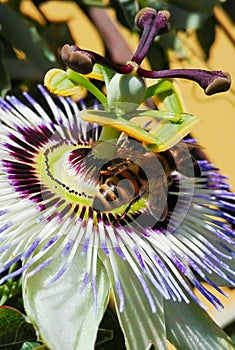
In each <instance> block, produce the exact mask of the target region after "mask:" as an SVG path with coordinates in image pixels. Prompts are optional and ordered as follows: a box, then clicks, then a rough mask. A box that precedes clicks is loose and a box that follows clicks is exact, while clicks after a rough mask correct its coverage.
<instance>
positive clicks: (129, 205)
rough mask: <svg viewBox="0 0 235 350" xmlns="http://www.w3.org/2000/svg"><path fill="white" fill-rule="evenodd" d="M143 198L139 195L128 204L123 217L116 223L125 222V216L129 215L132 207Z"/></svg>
mask: <svg viewBox="0 0 235 350" xmlns="http://www.w3.org/2000/svg"><path fill="white" fill-rule="evenodd" d="M140 198H141V195H140V194H137V195H136V196H135V197H134V198H133V199H132V201H131V202H130V203H129V204H128V206H127V207H126V209H125V210H124V212H123V213H122V215H121V216H120V218H118V219H117V220H115V221H116V222H119V221H121V220H123V219H124V218H125V216H126V215H127V213H128V211H129V210H130V208H131V206H132V205H133V204H134V203H135V202H137V201H138V200H139V199H140Z"/></svg>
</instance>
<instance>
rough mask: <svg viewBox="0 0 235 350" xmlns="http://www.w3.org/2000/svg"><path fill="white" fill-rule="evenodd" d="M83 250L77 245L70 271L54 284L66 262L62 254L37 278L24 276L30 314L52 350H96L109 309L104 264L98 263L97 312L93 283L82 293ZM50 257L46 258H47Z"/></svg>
mask: <svg viewBox="0 0 235 350" xmlns="http://www.w3.org/2000/svg"><path fill="white" fill-rule="evenodd" d="M60 243H61V244H64V243H63V242H60ZM74 244H76V243H74ZM55 249H56V248H55ZM81 250H82V246H78V247H77V251H76V253H75V255H74V257H73V259H72V261H71V262H70V264H69V267H68V269H67V270H66V271H65V272H64V273H63V274H62V276H60V278H59V279H58V280H56V281H54V282H51V280H52V279H53V277H55V276H56V274H57V273H59V271H60V270H61V269H63V267H64V264H65V263H66V262H65V261H64V260H63V258H62V257H61V255H60V254H58V255H57V257H56V258H55V259H54V260H53V261H52V263H51V264H50V265H49V266H47V267H45V268H43V269H42V270H41V271H39V272H37V273H36V274H35V275H33V276H31V277H27V276H28V273H26V274H25V275H24V276H23V281H22V282H23V299H24V305H25V309H26V312H27V315H28V317H29V319H30V320H31V321H32V323H33V324H34V325H35V327H36V328H37V329H38V331H39V333H40V337H41V339H42V340H43V342H44V343H45V344H46V345H47V346H48V347H49V348H52V349H56V350H64V349H69V350H75V349H93V348H94V345H95V340H96V336H97V331H98V327H99V324H100V321H101V319H102V317H103V314H104V312H105V309H106V307H107V303H108V298H109V292H110V284H109V280H108V278H107V274H106V271H105V269H104V267H103V264H102V262H101V261H99V260H98V261H97V272H96V282H97V286H96V287H97V309H96V310H95V303H94V294H93V288H92V286H91V282H90V281H89V282H88V284H87V286H86V287H85V288H84V290H83V286H84V274H85V273H86V271H87V268H86V256H84V255H82V254H81ZM51 254H52V252H50V254H47V256H44V259H47V258H49V256H51ZM40 263H42V261H40V262H39V264H40Z"/></svg>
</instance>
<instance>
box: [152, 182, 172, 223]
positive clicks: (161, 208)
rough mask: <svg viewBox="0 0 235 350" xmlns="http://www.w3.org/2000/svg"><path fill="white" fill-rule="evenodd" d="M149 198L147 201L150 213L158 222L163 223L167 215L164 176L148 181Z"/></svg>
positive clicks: (166, 193) (166, 189) (166, 190)
mask: <svg viewBox="0 0 235 350" xmlns="http://www.w3.org/2000/svg"><path fill="white" fill-rule="evenodd" d="M148 182H149V197H148V201H147V205H148V209H149V211H150V213H151V214H152V215H153V216H154V217H155V219H157V220H158V221H163V220H165V218H166V217H167V215H168V205H167V195H168V185H167V179H166V176H165V175H164V176H158V177H156V178H152V179H150V180H149V181H148Z"/></svg>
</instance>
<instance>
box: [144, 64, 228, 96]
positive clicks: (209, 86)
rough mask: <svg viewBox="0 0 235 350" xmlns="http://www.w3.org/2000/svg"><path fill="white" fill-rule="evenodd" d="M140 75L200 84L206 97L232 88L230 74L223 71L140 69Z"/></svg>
mask: <svg viewBox="0 0 235 350" xmlns="http://www.w3.org/2000/svg"><path fill="white" fill-rule="evenodd" d="M138 74H139V75H141V76H142V77H144V78H156V79H161V78H167V79H168V78H182V79H188V80H193V81H195V82H196V83H198V84H199V85H200V86H201V87H202V88H203V89H204V92H205V94H206V95H213V94H216V93H218V92H225V91H227V90H228V89H229V88H230V85H231V77H230V75H229V73H227V72H222V71H207V70H203V69H170V70H163V71H148V70H145V69H143V68H139V69H138Z"/></svg>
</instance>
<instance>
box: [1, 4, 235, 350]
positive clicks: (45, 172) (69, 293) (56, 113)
mask: <svg viewBox="0 0 235 350" xmlns="http://www.w3.org/2000/svg"><path fill="white" fill-rule="evenodd" d="M149 12H150V15H151V16H150V15H149ZM146 14H147V19H148V18H152V21H153V22H150V23H149V19H148V21H147V22H146V21H145V17H146ZM149 16H150V17H149ZM138 18H139V17H138ZM141 18H142V19H141ZM138 21H139V22H140V23H143V28H144V30H143V37H142V38H145V39H141V41H140V42H141V43H142V44H141V45H142V47H144V45H146V48H148V43H149V36H150V38H151V40H153V38H154V37H155V35H156V33H157V32H159V31H160V32H162V31H164V30H165V29H166V27H168V16H167V15H166V14H165V13H162V12H160V13H159V14H157V13H156V12H153V11H152V10H151V11H150V10H147V11H145V12H144V13H142V15H141V17H140V18H139V19H138ZM145 23H148V26H147V27H146V26H145ZM159 23H163V24H164V25H162V26H160V27H159V25H158V24H159ZM153 24H154V25H153ZM155 26H156V27H157V28H158V30H157V31H156V29H153V28H155ZM145 27H146V28H151V30H150V31H148V32H146V30H145ZM152 32H153V33H152ZM151 33H152V34H151ZM151 35H152V36H151ZM144 43H145V44H144ZM146 48H145V49H144V51H143V52H142V51H141V52H139V51H140V49H137V53H138V54H137V53H136V54H135V55H134V58H132V62H135V63H136V64H137V65H139V64H140V63H141V60H142V58H140V57H143V56H144V55H145V54H146V50H147V49H146ZM141 50H142V49H141ZM75 51H76V60H75V61H76V67H77V66H79V65H80V63H79V60H77V53H78V52H80V51H79V50H77V49H76V50H75ZM92 55H95V54H93V53H92ZM82 57H85V58H84V59H85V61H86V62H85V65H87V60H86V57H88V62H89V65H90V63H91V62H92V59H91V57H95V58H96V63H97V56H96V55H95V56H89V55H88V56H87V53H85V54H84V52H83V53H82ZM99 57H100V56H99ZM70 61H71V60H70V59H69V62H70ZM102 62H103V58H102V59H101V61H100V62H99V63H102ZM91 65H92V64H91ZM76 67H75V68H76ZM131 67H133V64H131ZM139 69H140V68H139V67H136V70H135V72H134V73H135V74H134V75H133V74H131V76H129V75H128V76H127V79H128V80H127V82H128V81H129V78H133V77H137V78H138V79H137V81H136V80H133V79H131V80H130V81H129V82H131V86H133V90H135V88H137V90H138V89H139V87H140V89H139V91H140V92H141V91H142V90H143V88H144V89H145V90H144V92H145V94H143V93H141V94H142V95H141V94H139V93H137V94H136V99H135V98H134V96H133V99H130V100H129V99H127V100H126V101H123V99H122V97H123V96H124V94H123V89H124V90H125V89H126V83H124V82H125V81H123V80H122V77H123V76H125V75H123V76H120V77H119V78H120V79H121V81H122V82H123V85H121V87H122V88H120V86H119V85H116V84H113V85H114V89H117V87H118V86H119V89H120V91H119V92H120V95H119V97H118V98H117V99H116V96H117V95H116V94H113V91H114V90H113V88H112V85H111V86H110V84H112V80H110V84H107V101H106V99H105V98H104V97H103V96H104V95H100V97H101V99H104V101H105V102H107V106H106V105H105V104H104V105H103V109H104V110H102V109H101V110H98V109H97V108H98V107H97V106H96V107H95V108H94V110H93V111H88V112H87V111H84V110H83V111H80V110H79V105H78V104H76V103H75V102H74V101H73V100H72V99H70V98H64V97H57V98H52V97H51V95H49V94H48V93H47V92H46V90H45V89H44V88H43V87H42V86H39V89H40V91H41V93H42V100H43V101H42V104H40V103H39V102H37V101H35V100H34V99H33V98H32V97H31V96H30V95H29V94H28V93H25V94H24V96H25V99H26V100H25V103H23V102H21V101H19V100H17V99H16V98H15V97H13V96H8V97H7V98H6V99H5V100H1V102H0V106H1V109H0V119H1V124H0V128H1V130H0V138H1V142H0V152H1V162H0V195H1V203H0V252H1V255H0V266H1V269H0V274H1V279H0V283H1V284H3V283H5V282H6V281H7V280H8V279H10V278H13V277H16V276H18V275H22V282H23V299H24V305H25V310H26V312H27V315H28V317H29V319H30V321H31V322H32V323H33V324H34V325H35V327H36V329H37V330H38V333H39V336H40V339H42V340H43V341H44V342H45V344H46V345H47V346H48V347H49V348H50V349H56V350H59V349H88V350H89V349H93V348H94V344H95V340H96V337H97V331H98V327H99V324H100V321H101V319H102V317H103V315H104V312H105V310H106V308H107V306H108V303H109V300H110V296H112V298H113V300H114V305H115V312H116V313H117V317H118V319H119V322H120V325H121V327H122V330H123V334H124V337H125V342H126V347H127V349H131V350H132V349H135V350H136V349H137V350H145V349H150V347H152V345H153V346H154V347H155V348H156V349H163V350H164V349H167V339H169V340H170V341H171V342H172V343H173V344H174V345H175V346H176V348H177V349H184V350H187V349H190V350H191V349H199V350H200V349H201V350H202V349H203V350H204V349H212V348H213V349H218V350H219V349H224V350H225V349H226V350H227V349H234V347H233V345H232V343H231V340H230V339H229V338H228V337H227V336H226V335H225V333H224V332H223V331H222V330H221V329H219V327H218V326H216V325H215V323H214V322H213V321H212V320H211V319H210V318H209V316H208V315H207V313H206V312H205V310H204V308H205V306H204V303H203V300H202V301H201V299H200V300H199V299H198V297H197V296H196V295H195V294H194V290H195V289H197V291H199V292H200V293H201V295H202V298H204V299H207V300H208V301H209V302H211V303H212V304H213V305H214V306H215V307H216V308H221V307H222V305H221V303H220V301H219V299H218V298H217V297H216V296H215V295H214V294H213V293H212V292H211V291H209V289H208V288H207V287H206V286H205V285H204V284H203V283H202V281H203V282H207V284H208V285H210V286H211V287H212V288H214V290H216V291H218V292H220V293H222V294H224V293H223V291H222V290H221V289H220V288H219V286H221V285H228V286H233V285H234V281H235V278H234V274H235V273H234V248H233V246H234V242H235V240H234V237H235V232H234V229H233V226H234V223H235V219H234V210H235V207H234V194H232V193H231V192H230V191H229V186H228V184H227V182H226V178H225V177H224V176H222V175H221V174H220V173H219V172H218V169H216V168H215V167H214V166H213V164H211V163H210V162H209V161H207V160H205V159H199V158H197V153H195V154H194V148H197V147H198V146H197V145H196V144H195V141H194V140H193V139H187V141H185V142H184V141H183V140H182V139H183V136H185V134H186V133H187V132H189V131H191V128H192V126H193V125H194V121H195V119H194V118H192V117H191V116H190V115H188V114H184V113H180V112H179V113H176V112H172V113H171V112H170V113H163V112H161V111H150V112H149V111H147V112H146V111H145V110H144V111H141V110H139V109H138V107H139V105H140V103H141V102H142V100H143V99H144V97H143V96H146V87H145V86H143V84H142V77H140V80H139V76H138V74H139V73H140V72H141V75H142V76H144V75H143V74H142V73H143V71H141V70H139ZM131 72H132V70H131V71H130V72H129V73H131ZM82 73H84V72H82ZM85 73H87V71H86V72H85ZM119 73H125V72H122V71H121V72H119ZM119 73H118V74H119ZM136 74H137V75H136ZM190 74H191V73H190ZM192 74H193V73H192ZM201 74H202V79H201V80H200V82H201V81H203V84H204V83H205V84H206V85H207V87H205V86H204V85H203V87H204V88H206V89H207V88H208V87H209V90H210V89H211V87H212V85H213V86H215V85H216V86H217V89H218V91H220V90H221V82H222V85H223V86H224V83H225V81H226V84H225V85H226V88H228V85H229V83H228V79H227V75H224V74H223V73H218V72H217V73H211V74H210V73H205V72H201ZM104 75H105V74H104ZM199 75H200V74H198V76H199ZM205 77H206V78H205ZM211 77H213V78H212V80H211ZM114 78H115V79H117V78H116V77H115V75H114ZM80 81H81V80H80ZM133 81H135V82H134V83H133ZM206 81H207V82H206ZM57 83H58V81H57ZM84 84H87V83H84ZM132 84H133V85H132ZM211 84H212V85H211ZM87 86H88V87H89V88H90V85H89V84H88V85H87ZM92 89H93V88H91V90H92ZM223 89H224V88H223ZM133 90H132V89H130V90H129V92H130V94H132V93H133ZM92 91H95V93H94V95H95V96H96V97H97V91H96V90H92ZM109 91H110V92H109ZM125 91H126V90H125ZM129 92H128V93H129ZM98 95H99V94H98ZM127 95H128V94H127ZM112 96H113V97H112ZM128 96H129V97H130V95H128ZM45 102H46V104H47V107H46V106H45ZM129 102H130V106H128V103H129ZM116 103H118V105H115V104H116ZM125 103H127V105H126V104H125ZM133 104H134V105H135V108H133ZM42 105H44V108H43V107H42ZM82 106H83V105H82ZM116 106H117V109H115V108H116ZM80 107H81V106H80ZM112 113H113V114H112ZM112 115H114V118H112ZM136 115H137V117H141V118H144V120H145V122H144V124H141V123H140V120H139V119H138V123H139V124H138V125H137V124H136V119H134V118H135V116H136ZM149 116H151V117H152V118H153V119H149ZM86 118H88V119H89V120H90V119H91V122H92V124H90V123H89V122H87V121H84V120H85V119H86ZM94 118H97V123H95V121H94ZM115 118H116V119H115ZM123 118H124V119H125V118H126V119H125V120H126V125H127V127H126V126H124V124H125V123H123V122H122V120H123ZM128 118H129V119H130V121H128ZM106 120H108V123H107V124H106ZM114 120H117V123H115V122H114ZM141 120H142V119H141ZM118 122H120V123H118ZM118 124H119V125H118ZM100 125H105V126H104V127H103V128H101V126H100ZM120 125H121V126H120ZM111 127H112V128H113V129H114V130H115V131H118V132H121V131H125V130H126V133H124V134H121V136H119V134H118V137H117V139H115V138H114V135H116V136H117V133H116V134H115V133H114V132H113V129H112V128H111ZM123 128H124V130H123ZM125 128H126V129H125ZM142 129H143V131H142V133H141V130H142ZM134 131H136V132H137V135H138V137H135V132H134ZM159 135H161V138H160V137H159ZM168 138H169V140H168ZM161 140H163V141H164V142H162V143H161V142H160V141H161ZM172 140H173V141H172ZM168 141H169V142H168ZM179 141H180V142H179ZM164 145H165V146H164ZM110 179H111V180H110ZM156 190H157V192H156ZM120 198H121V199H122V200H120ZM116 200H117V201H118V200H120V201H119V202H118V204H117V205H114V203H115V201H116ZM17 262H18V263H19V267H18V269H15V270H14V271H13V272H12V271H11V272H9V270H10V269H11V266H13V265H14V264H16V263H17ZM195 346H196V347H195ZM152 348H153V347H152Z"/></svg>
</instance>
